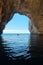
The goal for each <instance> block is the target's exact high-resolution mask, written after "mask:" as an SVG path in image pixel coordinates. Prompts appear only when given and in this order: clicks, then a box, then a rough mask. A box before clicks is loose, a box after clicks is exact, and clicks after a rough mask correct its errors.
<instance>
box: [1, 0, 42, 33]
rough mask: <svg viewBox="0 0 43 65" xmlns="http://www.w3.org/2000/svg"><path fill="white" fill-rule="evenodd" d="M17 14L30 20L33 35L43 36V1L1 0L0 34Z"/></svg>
mask: <svg viewBox="0 0 43 65" xmlns="http://www.w3.org/2000/svg"><path fill="white" fill-rule="evenodd" d="M15 13H19V14H23V15H26V16H28V17H29V18H30V20H31V22H30V25H29V27H30V28H29V30H30V32H31V33H40V34H43V0H23V1H22V0H0V34H2V32H3V30H4V28H5V27H6V25H7V23H8V22H9V21H10V20H11V19H12V17H13V15H14V14H15Z"/></svg>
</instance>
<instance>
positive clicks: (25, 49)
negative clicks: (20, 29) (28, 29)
mask: <svg viewBox="0 0 43 65" xmlns="http://www.w3.org/2000/svg"><path fill="white" fill-rule="evenodd" d="M42 59H43V35H38V34H23V33H22V34H16V33H15V34H2V35H1V36H0V63H2V62H3V63H4V65H5V64H6V63H7V64H15V65H16V64H18V63H19V64H22V63H23V64H27V63H28V64H29V65H30V64H33V65H34V64H42V63H43V60H42Z"/></svg>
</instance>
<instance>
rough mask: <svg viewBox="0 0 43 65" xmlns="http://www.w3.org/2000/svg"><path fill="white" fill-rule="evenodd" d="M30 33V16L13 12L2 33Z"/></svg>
mask: <svg viewBox="0 0 43 65" xmlns="http://www.w3.org/2000/svg"><path fill="white" fill-rule="evenodd" d="M7 32H10V33H11V32H12V33H13V32H15V33H17V32H18V33H30V18H29V17H28V16H26V15H23V14H20V13H15V14H14V15H13V17H12V19H11V20H10V21H9V22H8V23H7V25H6V26H5V29H4V30H3V33H7Z"/></svg>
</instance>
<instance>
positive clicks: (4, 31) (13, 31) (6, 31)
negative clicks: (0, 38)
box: [3, 30, 30, 33]
mask: <svg viewBox="0 0 43 65" xmlns="http://www.w3.org/2000/svg"><path fill="white" fill-rule="evenodd" d="M3 33H30V32H29V31H28V30H3Z"/></svg>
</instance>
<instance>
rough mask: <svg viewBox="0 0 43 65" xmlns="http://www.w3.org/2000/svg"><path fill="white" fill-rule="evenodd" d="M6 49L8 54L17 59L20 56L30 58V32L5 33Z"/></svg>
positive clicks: (4, 44)
mask: <svg viewBox="0 0 43 65" xmlns="http://www.w3.org/2000/svg"><path fill="white" fill-rule="evenodd" d="M2 36H3V39H4V43H3V46H4V49H5V52H6V53H7V56H9V57H11V58H12V59H15V60H16V58H17V57H18V59H20V58H24V59H28V58H30V57H31V56H30V53H29V54H28V51H29V45H30V41H29V40H30V34H19V35H18V34H3V35H2Z"/></svg>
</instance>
